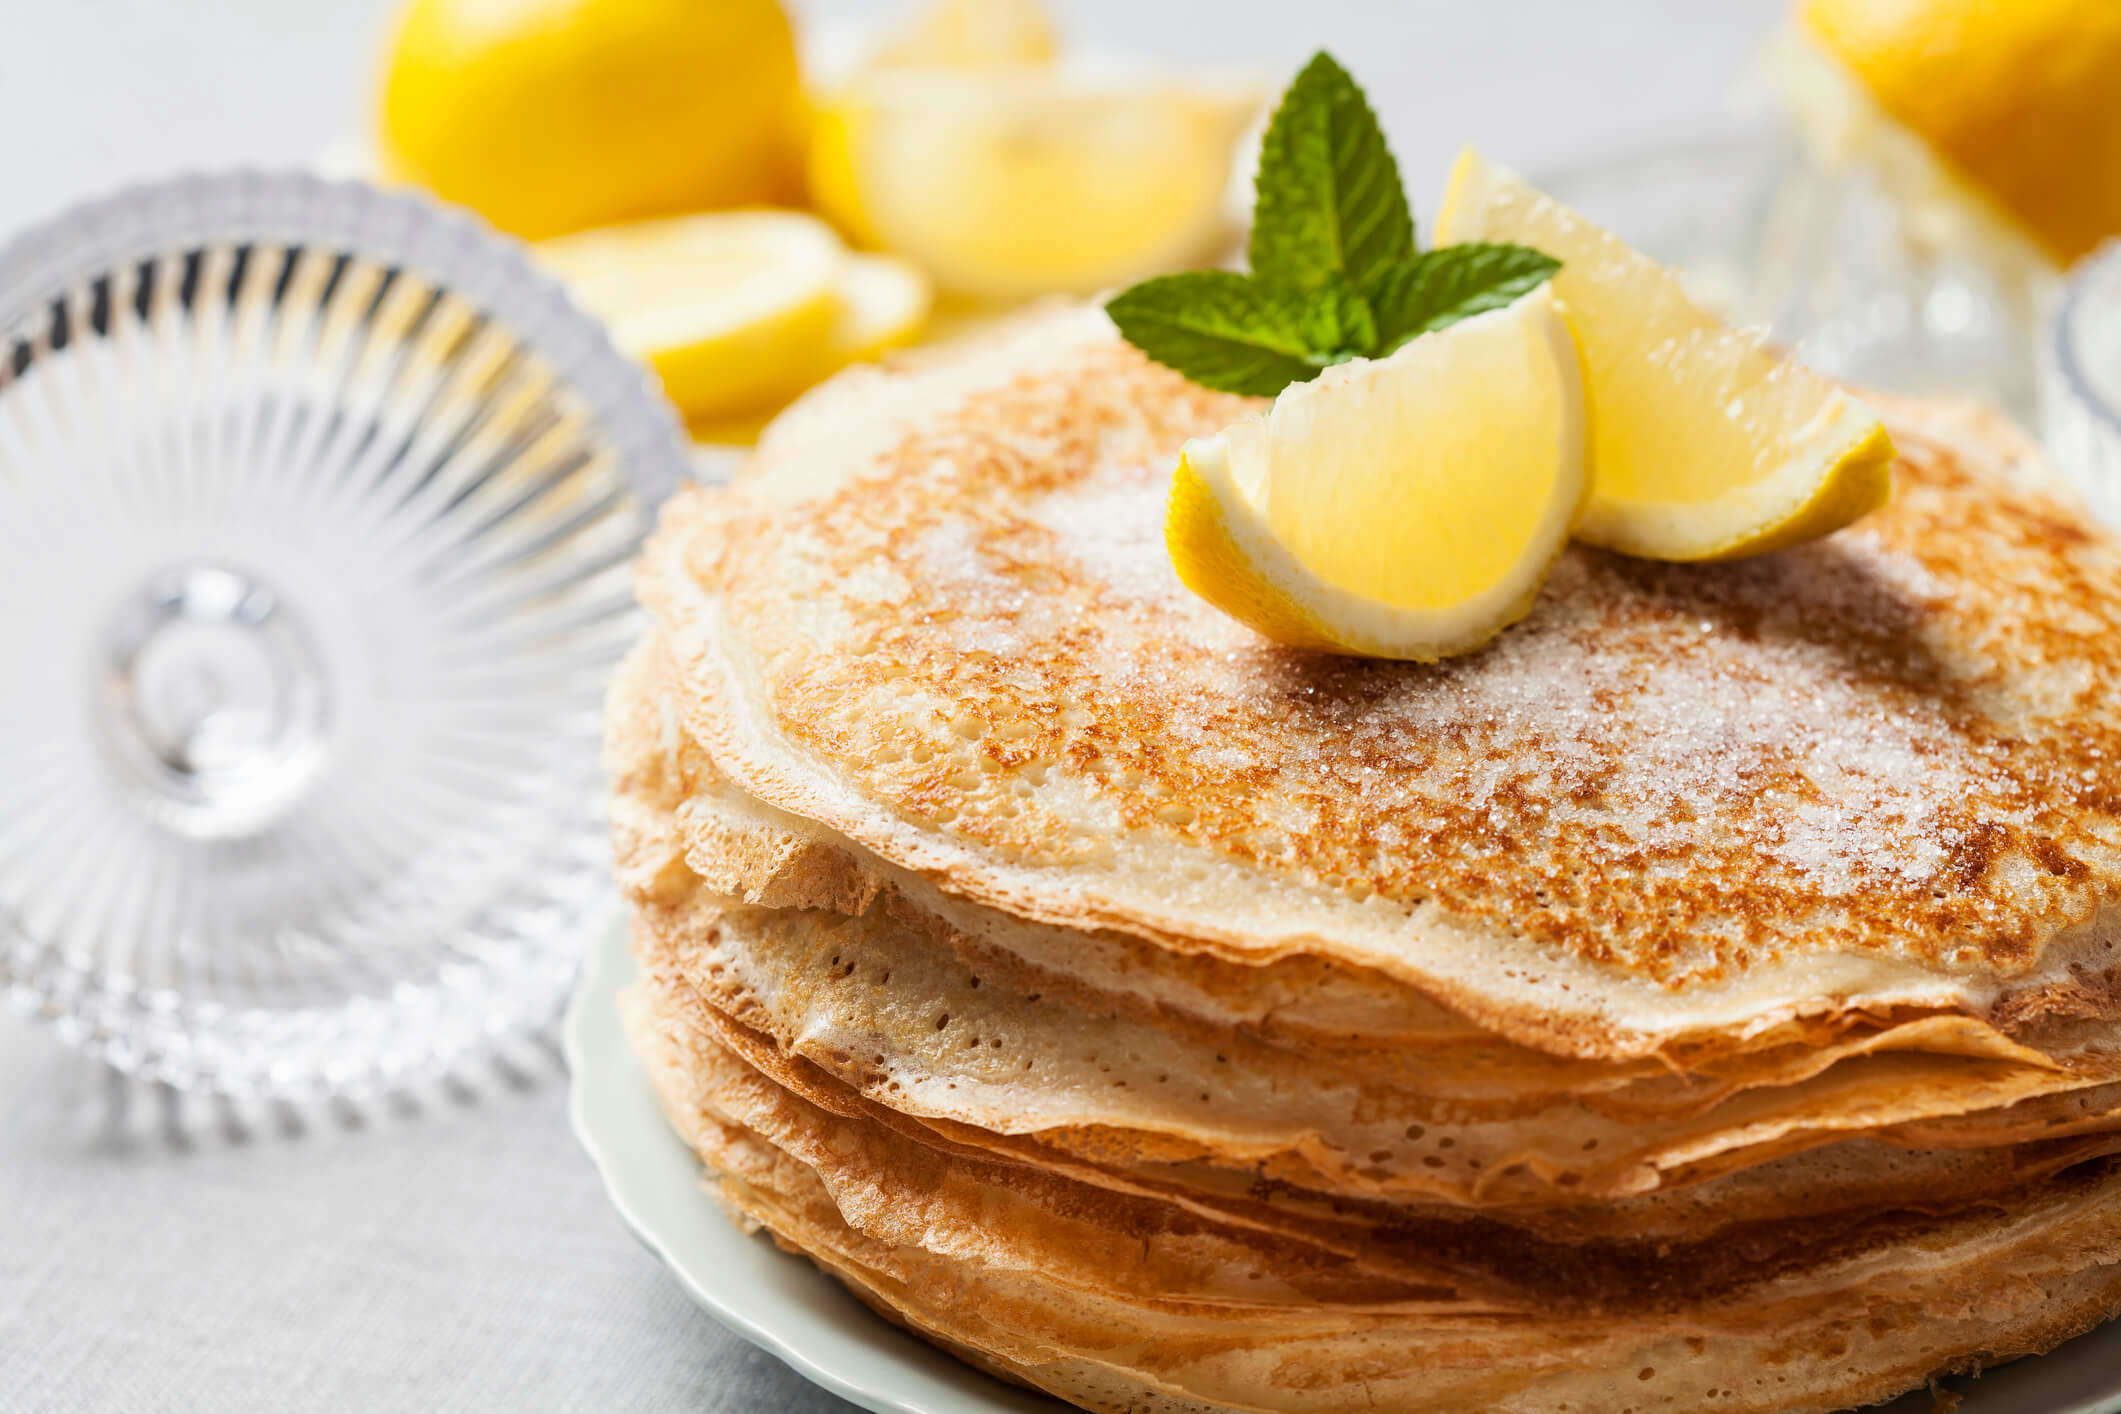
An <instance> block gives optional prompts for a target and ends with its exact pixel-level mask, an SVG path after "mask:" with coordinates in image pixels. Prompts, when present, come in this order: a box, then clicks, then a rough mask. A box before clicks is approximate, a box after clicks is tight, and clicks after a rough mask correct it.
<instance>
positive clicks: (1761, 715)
mask: <svg viewBox="0 0 2121 1414" xmlns="http://www.w3.org/2000/svg"><path fill="white" fill-rule="evenodd" d="M1242 406H1243V405H1242V404H1241V403H1239V402H1238V401H1237V400H1233V399H1228V398H1223V397H1220V396H1218V395H1214V394H1209V393H1204V392H1202V391H1200V390H1199V389H1196V388H1193V387H1190V386H1189V385H1187V384H1185V383H1184V382H1182V381H1181V380H1179V379H1177V378H1176V377H1175V375H1171V374H1169V373H1167V372H1165V371H1163V370H1159V369H1157V368H1154V367H1152V366H1150V365H1148V364H1146V363H1145V362H1143V361H1142V360H1141V359H1140V358H1139V357H1138V356H1136V355H1135V354H1134V353H1133V352H1132V351H1130V350H1128V349H1126V348H1125V347H1123V346H1120V345H1118V344H1117V343H1116V342H1115V341H1114V340H1113V339H1112V338H1111V336H1110V332H1109V330H1107V329H1104V328H1103V327H1102V326H1101V325H1100V324H1099V323H1098V321H1097V320H1096V319H1095V318H1092V317H1087V316H1083V315H1077V314H1063V315H1047V316H1041V317H1040V320H1038V321H1034V322H1032V323H1028V324H1026V325H1024V326H1022V329H1021V330H1020V331H1019V335H1018V336H1017V337H1016V338H1015V339H1014V341H1013V342H1009V343H1007V344H1006V346H1003V345H997V346H995V347H994V348H993V349H991V350H989V351H987V352H985V353H983V354H981V355H979V356H978V357H976V358H975V357H973V356H970V355H967V356H963V357H959V358H957V359H956V360H955V361H954V362H953V361H952V360H949V359H945V360H942V361H935V360H930V361H928V362H927V363H925V364H922V365H919V366H908V367H907V368H905V369H902V370H899V371H890V372H884V373H877V374H864V375H860V376H857V377H855V378H851V379H847V380H842V381H840V382H839V383H837V384H835V385H833V386H832V387H830V388H828V389H827V390H826V391H825V392H824V393H823V394H821V395H820V396H819V397H818V398H816V399H814V400H813V401H812V402H811V403H810V404H808V405H807V411H804V412H802V413H799V415H797V416H795V417H793V418H791V419H790V420H788V421H785V422H784V423H782V424H781V425H780V426H778V427H777V428H776V429H775V430H774V432H773V433H772V434H770V435H769V436H768V438H767V440H766V443H765V449H764V451H763V452H762V455H761V456H760V458H759V459H758V460H757V461H756V462H755V463H754V464H753V465H752V467H751V468H750V469H749V470H747V472H746V473H745V474H744V475H743V476H741V477H740V478H739V480H738V482H737V483H736V484H735V486H734V487H732V488H729V489H724V490H717V491H706V490H697V491H693V492H689V493H687V494H686V495H684V496H682V497H680V498H679V499H678V500H677V501H675V502H674V503H673V504H672V505H671V507H670V508H669V509H668V511H667V513H666V515H665V519H664V524H663V526H662V528H661V530H660V531H659V532H658V534H657V536H656V537H655V539H654V540H653V542H652V543H651V545H650V547H649V549H648V552H647V554H646V555H645V557H644V561H643V569H642V574H641V585H642V589H643V595H644V598H645V599H646V600H647V601H648V603H649V605H650V607H651V609H652V610H653V612H654V614H655V616H656V618H657V620H658V623H657V628H656V631H655V633H654V634H653V635H652V637H651V638H650V640H649V641H647V642H645V643H644V644H643V645H642V647H641V648H640V650H639V651H637V652H636V654H635V655H634V658H633V659H632V660H631V661H630V662H629V664H628V666H627V668H626V670H625V672H624V673H623V674H622V676H621V678H620V680H619V682H618V683H617V684H616V685H615V687H614V690H613V694H612V699H611V704H610V711H609V715H608V723H609V734H608V760H609V764H610V768H611V772H612V776H613V782H614V791H613V821H614V837H615V842H616V846H617V850H616V852H617V857H618V864H619V874H620V879H621V882H622V885H623V886H624V888H625V890H626V892H627V894H628V896H629V899H630V901H631V904H632V908H633V922H634V939H635V947H636V951H637V954H638V957H639V959H640V962H641V964H642V968H643V977H642V980H641V983H640V985H639V986H638V988H637V989H636V991H635V993H634V995H633V997H632V1000H631V1006H632V1008H633V1010H632V1013H631V1015H630V1018H629V1021H630V1026H631V1029H632V1032H633V1034H634V1036H635V1038H636V1043H637V1045H638V1047H639V1048H640V1050H641V1053H642V1055H643V1058H644V1059H645V1060H646V1061H647V1062H648V1064H649V1068H650V1072H651V1075H652V1077H653V1079H654V1081H655V1083H656V1085H657V1088H658V1090H659V1091H660V1093H661V1094H662V1096H663V1099H664V1102H665V1104H666V1107H667V1108H668V1110H669V1113H670V1115H671V1118H672V1121H673V1123H674V1124H675V1125H676V1126H677V1128H678V1129H679V1131H680V1132H681V1133H682V1134H684V1135H685V1137H686V1138H687V1140H688V1141H689V1142H690V1143H692V1144H693V1145H694V1147H695V1148H696V1149H697V1150H698V1152H699V1153H700V1154H701V1156H702V1158H703V1160H704V1162H705V1163H706V1165H707V1167H708V1170H709V1183H710V1187H711V1188H712V1190H713V1191H714V1192H715V1193H716V1195H717V1196H718V1197H719V1198H720V1199H721V1200H722V1201H723V1202H724V1204H725V1205H726V1206H728V1208H729V1209H730V1210H731V1212H732V1214H734V1215H736V1216H737V1217H738V1219H739V1220H740V1221H743V1222H745V1223H747V1224H758V1225H763V1226H764V1227H765V1228H767V1229H768V1230H770V1231H771V1232H772V1233H773V1234H774V1236H775V1239H776V1240H777V1241H779V1242H781V1243H782V1244H784V1245H785V1246H788V1247H789V1248H791V1249H792V1250H796V1251H801V1252H803V1253H805V1254H806V1255H808V1256H809V1257H810V1258H811V1259H813V1260H814V1261H816V1262H817V1263H818V1264H819V1265H820V1266H821V1267H823V1268H824V1269H825V1270H827V1271H828V1272H831V1273H832V1274H833V1275H835V1276H837V1277H838V1278H840V1279H841V1280H842V1281H844V1282H845V1283H846V1284H847V1285H848V1286H849V1287H850V1288H851V1289H853V1290H854V1291H855V1292H856V1294H857V1295H859V1296H860V1297H861V1299H862V1300H864V1301H865V1302H867V1303H868V1304H870V1305H871V1306H872V1307H874V1308H875V1309H877V1310H878V1311H880V1312H882V1313H884V1314H885V1315H886V1316H887V1317H889V1318H890V1319H892V1320H895V1321H898V1322H899V1323H901V1324H903V1325H905V1326H906V1327H908V1328H909V1329H912V1330H914V1331H916V1332H918V1333H920V1334H922V1335H924V1336H925V1337H927V1338H929V1339H931V1340H935V1341H937V1342H938V1343H940V1344H942V1345H944V1346H945V1347H946V1348H948V1349H951V1350H952V1351H954V1352H956V1353H958V1354H959V1355H961V1356H962V1357H963V1358H966V1359H968V1360H970V1361H971V1362H972V1363H974V1364H976V1365H979V1366H980V1367H981V1368H984V1369H988V1370H990V1371H994V1372H996V1373H999V1374H1001V1375H1003V1376H1005V1377H1007V1378H1013V1379H1018V1380H1021V1381H1023V1382H1025V1383H1028V1384H1031V1385H1033V1386H1035V1387H1038V1388H1041V1389H1045V1390H1049V1391H1051V1392H1054V1393H1056V1394H1059V1395H1061V1396H1062V1397H1064V1398H1067V1399H1070V1400H1073V1401H1075V1402H1077V1403H1078V1404H1081V1405H1082V1406H1084V1407H1085V1408H1089V1409H1094V1410H1101V1411H1111V1412H1112V1414H1119V1412H1120V1411H1126V1414H1149V1411H1169V1414H1181V1411H1183V1412H1184V1414H1216V1412H1217V1411H1239V1410H1252V1411H1276V1414H1342V1412H1343V1411H1349V1414H1352V1411H1356V1410H1365V1411H1367V1410H1373V1409H1391V1410H1395V1411H1409V1414H1412V1411H1437V1414H1443V1411H1457V1410H1474V1409H1482V1410H1486V1409H1495V1410H1505V1411H1514V1412H1515V1414H1547V1411H1554V1412H1555V1414H1559V1411H1563V1410H1570V1411H1583V1410H1593V1409H1595V1410H1626V1411H1636V1410H1640V1411H1647V1410H1650V1409H1674V1408H1679V1409H1695V1408H1710V1407H1714V1408H1726V1409H1742V1410H1761V1411H1766V1410H1780V1409H1799V1410H1826V1409H1832V1408H1837V1407H1840V1406H1843V1405H1847V1404H1852V1403H1859V1402H1864V1401H1869V1400H1874V1399H1879V1398H1883V1397H1886V1396H1889V1395H1891V1394H1894V1393H1897V1392H1899V1391H1901V1390H1905V1389H1907V1388H1910V1387H1913V1386H1916V1385H1919V1384H1920V1383H1921V1382H1922V1381H1923V1380H1924V1379H1925V1378H1927V1377H1929V1376H1931V1375H1933V1374H1936V1373H1939V1372H1944V1371H1951V1370H1961V1369H1967V1368H1975V1367H1979V1366H1980V1365H1982V1364H1985V1363H1994V1362H1996V1361H1999V1360H2003V1359H2009V1358H2013V1357H2015V1356H2017V1355H2020V1354H2025V1353H2029V1352H2034V1351H2040V1350H2045V1349H2048V1348H2050V1347H2052V1346H2053V1345H2054V1344H2055V1343H2057V1342H2059V1341H2061V1340H2063V1339H2066V1338H2067V1337H2068V1336H2070V1335H2073V1334H2075V1333H2077V1332H2079V1331H2081V1330H2083V1329H2085V1328H2086V1327H2087V1326H2089V1325H2090V1324H2092V1323H2093V1322H2095V1321H2097V1320H2099V1319H2103V1318H2105V1317H2106V1316H2107V1315H2109V1314H2111V1312H2112V1311H2113V1310H2114V1308H2115V1306H2116V1305H2117V1303H2121V1169H2117V1168H2116V1165H2117V1164H2121V1045H2117V1044H2116V1038H2115V1036H2114V1034H2113V1031H2114V1024H2115V1022H2116V1021H2117V1020H2121V988H2117V986H2116V985H2115V982H2114V980H2113V979H2114V977H2115V975H2116V971H2117V967H2116V959H2115V958H2114V955H2113V946H2114V938H2115V935H2116V934H2117V932H2121V923H2117V919H2121V914H2117V913H2116V911H2115V908H2114V905H2115V903H2116V902H2117V894H2121V791H2117V790H2116V789H2115V787H2116V785H2117V783H2121V774H2117V773H2116V772H2115V770H2114V768H2113V764H2112V758H2113V754H2114V753H2115V752H2117V751H2121V697H2117V694H2116V689H2117V688H2121V635H2117V632H2116V630H2117V629H2121V577H2117V574H2116V572H2117V571H2121V544H2117V542H2116V541H2115V540H2113V539H2112V538H2111V537H2109V536H2108V535H2106V534H2105V533H2104V532H2103V531H2099V530H2097V529H2094V528H2093V527H2091V526H2090V524H2089V523H2088V522H2087V521H2086V520H2085V519H2084V518H2083V516H2082V514H2081V513H2080V511H2079V510H2078V508H2077V507H2076V506H2075V504H2074V503H2073V502H2072V501H2071V499H2070V498H2069V496H2068V495H2067V494H2066V493H2064V492H2062V491H2059V490H2058V489H2056V487H2055V486H2054V485H2053V483H2052V481H2051V479H2050V477H2049V476H2048V475H2047V474H2046V473H2045V472H2044V471H2043V470H2042V469H2040V468H2039V467H2038V466H2037V465H2036V464H2035V463H2034V460H2033V458H2032V455H2031V451H2030V448H2029V447H2028V445H2027V444H2026V443H2025V442H2024V441H2023V439H2022V438H2020V437H2019V436H2018V435H2017V434H2016V433H2015V432H2013V431H2011V430H2010V429H2009V428H2007V427H2005V426H2003V425H2002V424H2000V423H1998V422H1997V421H1996V420H1994V419H1993V418H1989V417H1987V416H1985V415H1982V414H1977V413H1969V412H1966V411H1964V410H1957V409H1948V408H1939V407H1935V406H1924V405H1915V404H1904V405H1895V406H1893V407H1892V409H1891V413H1892V425H1893V431H1894V433H1895V436H1896V438H1897V439H1898V441H1899V443H1900V445H1901V447H1902V450H1903V456H1902V459H1901V461H1900V463H1899V464H1898V466H1897V469H1896V477H1897V484H1898V492H1897V495H1896V497H1895V500H1894V502H1893V504H1892V505H1891V506H1890V507H1889V508H1888V509H1887V510H1886V511H1885V512H1883V513H1881V514H1879V515H1877V516H1874V517H1871V518H1869V519H1867V520H1866V521H1864V522H1863V523H1861V524H1860V525H1859V526H1857V527H1855V528H1853V529H1852V530H1849V531H1846V532H1843V533H1841V534H1838V535H1836V536H1833V537H1830V538H1829V539H1827V540H1825V541H1822V542H1819V543H1816V544H1813V545H1809V546H1805V547H1801V548H1799V549H1796V550H1793V551H1788V552H1784V553H1782V554H1778V555H1775V556H1770V557H1766V558H1763V559H1761V560H1757V561H1752V562H1746V563H1741V564H1738V565H1731V566H1716V567H1683V566H1671V565H1656V564H1649V563H1644V562H1637V561H1630V560H1626V559H1622V558H1619V557H1616V556H1612V555H1607V554H1604V553H1601V552H1597V551H1591V550H1584V549H1574V550H1571V551H1570V552H1569V553H1568V554H1567V555H1565V556H1564V558H1563V560H1562V561H1561V563H1560V565H1559V566H1558V568H1557V570H1556V573H1555V576H1554V578H1553V581H1552V582H1551V583H1550V585H1549V587H1548V590H1547V592H1546V593H1545V595H1544V596H1543V597H1542V599H1541V601H1540V603H1539V605H1538V606H1537V607H1536V609H1535V610H1534V612H1533V614H1532V615H1531V616H1530V617H1529V618H1528V619H1527V620H1526V621H1525V622H1524V623H1523V624H1522V625H1520V626H1519V627H1517V628H1515V629H1513V630H1511V631H1510V632H1508V633H1506V634H1505V635H1504V636H1503V637H1502V638H1501V639H1499V640H1498V641H1497V642H1496V643H1495V644H1494V645H1493V646H1492V647H1490V648H1489V649H1487V650H1486V651H1484V652H1482V653H1480V654H1478V655H1474V656H1471V657H1468V658H1464V659H1460V660H1456V661H1453V662H1448V663H1445V664H1441V665H1436V666H1433V667H1414V666H1409V665H1397V664H1379V663H1358V662H1352V661H1344V660H1337V659H1331V658H1323V657H1318V656H1314V655H1305V654H1301V653H1294V652H1290V651H1288V650H1284V649H1280V648H1276V647H1274V646H1272V645H1268V644H1265V643H1263V642H1262V641H1260V640H1258V639H1256V638H1255V637H1253V636H1252V635H1251V634H1250V633H1249V632H1247V631H1246V630H1243V629H1242V628H1241V627H1239V626H1237V625H1235V624H1234V623H1232V622H1231V621H1229V620H1227V619H1225V618H1223V617H1222V616H1220V615H1219V614H1217V613H1215V612H1214V611H1213V610H1211V609H1209V608H1207V607H1206V606H1205V605H1203V604H1201V603H1200V602H1198V601H1196V600H1195V599H1193V598H1192V597H1191V596H1190V595H1188V594H1187V593H1185V591H1183V589H1182V588H1180V586H1179V585H1178V584H1177V581H1176V579H1175V577H1174V575H1173V574H1172V572H1171V569H1170V566H1169V564H1168V562H1167V560H1166V559H1165V557H1164V555H1163V551H1162V546H1161V539H1160V524H1159V512H1160V508H1161V501H1162V495H1163V489H1164V485H1165V481H1166V478H1167V475H1168V471H1169V468H1170V466H1171V464H1172V460H1173V457H1174V455H1175V453H1176V449H1177V447H1178V445H1179V443H1180V442H1181V441H1182V440H1183V439H1184V438H1185V437H1187V436H1191V435H1196V434H1199V433H1203V432H1208V431H1212V430H1214V429H1215V428H1216V427H1217V426H1219V425H1220V424H1222V423H1223V422H1226V421H1228V420H1229V419H1231V418H1232V417H1233V416H1235V415H1236V413H1237V412H1238V411H1239V410H1240V409H1241V408H1242Z"/></svg>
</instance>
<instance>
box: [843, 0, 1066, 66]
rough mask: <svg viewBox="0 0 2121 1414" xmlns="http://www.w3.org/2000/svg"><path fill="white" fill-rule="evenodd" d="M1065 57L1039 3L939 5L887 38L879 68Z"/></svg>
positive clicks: (981, 0)
mask: <svg viewBox="0 0 2121 1414" xmlns="http://www.w3.org/2000/svg"><path fill="white" fill-rule="evenodd" d="M1059 54H1060V40H1059V38H1058V37H1057V36H1056V35H1055V33H1054V29H1053V18H1052V16H1050V15H1049V14H1047V13H1046V7H1045V6H1044V5H1042V4H1040V3H1039V2H1038V0H935V3H934V4H932V5H929V6H928V7H927V8H925V9H923V10H921V11H920V12H919V13H918V14H916V15H915V16H914V17H913V18H912V20H911V21H909V22H908V23H907V24H906V25H905V26H904V27H903V28H901V29H900V30H898V31H897V32H896V33H894V34H892V35H891V36H890V37H889V38H887V39H886V40H885V41H884V43H883V45H882V46H881V47H880V48H879V49H878V50H877V52H876V55H875V57H873V58H872V59H871V60H870V61H869V62H870V64H871V66H872V67H875V68H880V69H882V68H892V69H985V68H1000V67H1003V66H1006V65H1011V64H1050V63H1052V62H1053V61H1054V59H1055V58H1057V57H1059Z"/></svg>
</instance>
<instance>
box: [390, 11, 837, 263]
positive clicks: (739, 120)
mask: <svg viewBox="0 0 2121 1414" xmlns="http://www.w3.org/2000/svg"><path fill="white" fill-rule="evenodd" d="M802 114H803V100H802V95H801V86H800V79H799V75H798V73H797V68H796V57H795V41H794V36H793V35H792V34H791V33H790V30H789V25H788V17H787V15H786V14H785V13H784V12H783V11H782V9H781V7H780V4H779V3H778V0H412V3H410V4H409V5H408V6H407V7H406V9H405V11H404V14H403V16H402V18H401V19H400V21H399V24H398V28H397V31H396V34H395V36H394V38H393V39H392V42H391V46H390V51H389V56H388V59H387V61H386V64H385V69H384V81H383V100H382V112H381V142H382V149H383V158H384V163H385V166H386V168H387V169H388V171H389V172H390V174H391V175H392V176H393V177H396V178H399V179H402V180H407V181H411V182H415V183H418V184H419V185H421V186H424V187H426V188H428V189H429V190H431V191H433V192H434V193H435V194H436V195H437V196H440V197H442V198H444V199H445V200H449V201H454V202H460V203H462V204H463V205H465V206H469V207H471V208H472V209H473V210H475V211H477V212H479V213H480V214H481V215H483V216H484V217H485V218H486V219H487V220H489V221H491V222H492V223H493V224H494V225H496V226H498V227H500V228H501V229H502V230H505V231H513V232H514V233H516V234H517V235H520V236H524V237H526V238H530V239H540V238H543V237H546V236H555V235H561V234H564V233H566V232H569V231H576V230H581V229H583V228H585V227H589V226H598V225H605V224H608V223H611V222H617V221H626V220H632V219H635V218H638V217H644V216H658V215H666V214H670V213H674V212H681V211H698V210H703V209H708V208H713V207H725V206H742V205H753V204H759V203H772V202H787V201H789V200H792V199H793V198H794V197H795V196H796V195H797V193H798V191H799V189H800V187H799V183H800V178H799V169H800V161H799V158H798V153H799V151H800V148H801V142H802V139H801V136H800V128H801V126H802Z"/></svg>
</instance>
